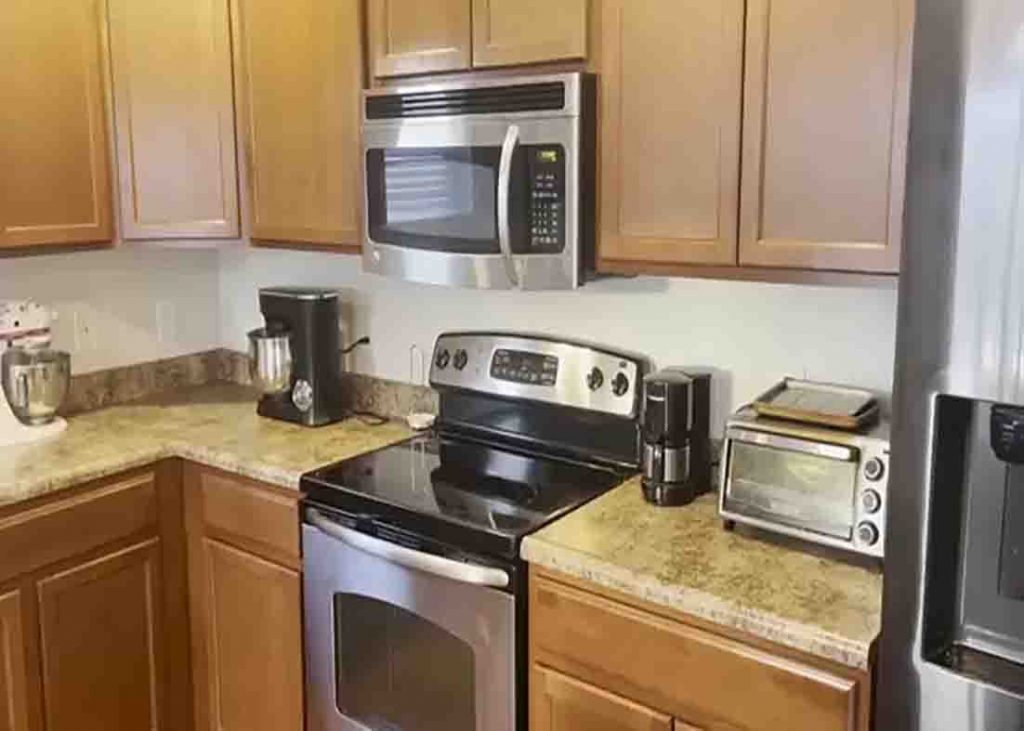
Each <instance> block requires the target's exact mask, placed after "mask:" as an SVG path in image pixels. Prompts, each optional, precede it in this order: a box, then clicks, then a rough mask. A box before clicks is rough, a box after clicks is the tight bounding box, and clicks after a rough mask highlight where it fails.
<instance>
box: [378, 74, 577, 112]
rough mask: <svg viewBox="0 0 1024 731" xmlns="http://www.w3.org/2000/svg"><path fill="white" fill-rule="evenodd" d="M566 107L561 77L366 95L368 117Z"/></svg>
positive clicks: (545, 109) (518, 110) (546, 109)
mask: <svg viewBox="0 0 1024 731" xmlns="http://www.w3.org/2000/svg"><path fill="white" fill-rule="evenodd" d="M564 108H565V84H564V83H563V82H560V81H555V82H545V83H536V84H518V85H515V86H488V87H478V88H471V89H442V90H437V89H432V90H430V91H413V92H407V93H404V94H387V95H380V96H371V97H367V99H366V118H367V119H405V118H410V117H441V116H456V115H473V114H501V113H509V112H536V111H550V110H559V109H564Z"/></svg>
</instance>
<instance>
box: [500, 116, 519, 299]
mask: <svg viewBox="0 0 1024 731" xmlns="http://www.w3.org/2000/svg"><path fill="white" fill-rule="evenodd" d="M518 146H519V125H517V124H510V125H509V126H508V131H506V132H505V141H504V142H503V143H502V145H501V163H500V165H499V167H498V246H499V247H501V256H502V258H503V259H504V260H505V273H506V274H507V275H508V281H509V282H510V283H511V284H512V286H513V287H519V286H520V282H519V273H518V272H517V271H516V266H515V261H514V260H513V258H512V229H511V226H510V224H509V213H508V208H509V202H510V201H509V196H510V194H511V191H512V157H513V155H515V152H516V147H518Z"/></svg>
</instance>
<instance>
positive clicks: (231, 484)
mask: <svg viewBox="0 0 1024 731" xmlns="http://www.w3.org/2000/svg"><path fill="white" fill-rule="evenodd" d="M195 469H196V471H197V472H198V479H197V480H193V481H190V482H193V483H194V484H198V489H199V494H200V497H201V503H202V520H203V526H204V529H205V531H204V532H205V533H206V534H208V535H210V536H213V537H215V538H220V539H222V540H224V541H226V542H228V543H234V544H236V545H239V546H241V547H242V548H246V549H248V550H251V551H252V552H254V553H257V554H259V555H261V556H263V557H264V558H269V559H273V560H276V561H278V562H281V563H285V564H287V565H297V564H298V562H299V557H300V552H299V508H298V495H296V496H295V497H292V496H290V495H284V494H282V493H280V492H278V491H276V490H275V489H273V488H271V487H269V486H265V485H261V484H260V483H258V482H256V481H254V480H247V479H245V478H242V477H235V476H233V475H227V474H225V473H222V472H216V471H213V470H208V469H201V468H195Z"/></svg>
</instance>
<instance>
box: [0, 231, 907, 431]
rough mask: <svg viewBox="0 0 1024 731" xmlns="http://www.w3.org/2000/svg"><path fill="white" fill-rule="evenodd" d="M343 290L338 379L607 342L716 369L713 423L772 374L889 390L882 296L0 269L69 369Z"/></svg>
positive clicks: (124, 251) (187, 265)
mask: <svg viewBox="0 0 1024 731" xmlns="http://www.w3.org/2000/svg"><path fill="white" fill-rule="evenodd" d="M271 284H290V285H316V286H328V287H338V288H341V289H342V290H344V292H345V295H344V302H345V317H346V320H347V323H348V327H349V339H350V340H351V339H354V338H356V337H359V336H362V335H369V336H370V337H371V339H372V343H371V345H370V346H369V347H367V348H362V349H360V350H359V351H357V353H356V354H354V355H353V356H352V357H351V358H350V362H349V367H350V368H351V369H352V370H355V371H358V372H360V373H366V374H369V375H374V376H379V377H382V378H389V379H393V380H400V381H408V380H410V363H409V348H410V346H411V345H413V344H416V345H418V346H419V347H420V348H421V349H422V350H423V351H424V352H425V353H429V352H430V348H431V347H432V345H433V341H434V338H435V337H436V336H437V335H438V333H440V332H442V331H443V330H453V329H487V328H492V329H508V330H528V331H535V332H542V333H551V334H555V335H562V336H570V337H576V338H582V339H585V340H592V341H597V342H603V343H608V344H610V345H616V346H619V347H624V348H629V349H632V350H636V351H639V352H642V353H645V354H647V355H649V356H651V357H652V358H654V359H655V362H656V364H658V365H688V366H703V367H708V368H712V369H715V371H716V375H717V378H716V379H715V384H716V385H715V395H714V407H713V409H714V422H715V426H716V429H717V428H720V427H721V424H722V422H723V421H724V418H725V416H726V414H727V413H728V412H729V411H730V410H731V409H733V408H735V407H736V406H737V405H739V404H741V403H744V402H745V401H747V400H749V399H750V398H752V397H753V396H755V395H757V394H758V393H759V392H760V391H762V390H764V389H765V388H767V387H768V386H770V385H771V384H772V383H773V382H775V381H776V380H778V379H779V378H781V377H782V376H785V375H794V376H801V377H807V378H816V379H824V380H835V381H842V382H849V383H855V384H858V385H862V386H866V387H870V388H876V389H881V390H885V391H887V390H889V389H890V388H891V385H892V369H893V353H894V341H895V312H896V291H895V289H894V288H884V287H883V288H851V287H812V286H803V285H782V284H754V283H747V282H723V281H712V280H693V279H666V278H654V277H640V278H635V279H606V280H601V281H599V282H593V283H590V284H588V285H586V286H585V287H583V288H582V289H580V290H579V291H576V292H532V293H521V292H480V291H473V290H451V289H445V288H440V287H431V286H421V285H413V284H405V283H401V282H395V281H391V280H386V279H382V278H380V277H376V276H373V275H366V274H362V273H361V272H360V271H359V260H358V258H356V257H351V256H339V255H332V254H322V253H312V252H293V251H278V250H269V249H247V248H244V247H242V246H240V245H231V244H222V245H221V248H220V250H210V249H191V248H174V249H165V248H153V247H140V246H122V247H120V248H118V249H114V250H109V251H98V252H79V253H71V254H53V255H46V256H37V257H27V258H13V259H0V298H3V299H6V298H21V297H32V298H34V299H36V300H38V301H40V302H44V303H48V304H52V305H54V306H55V307H56V309H57V311H58V315H59V320H58V322H57V324H56V346H57V347H59V348H62V349H65V350H70V351H71V352H72V354H73V357H72V363H73V370H74V372H76V373H83V372H89V371H93V370H99V369H102V368H110V367H114V366H120V365H127V364H130V363H136V362H140V361H147V360H154V359H157V358H165V357H171V356H175V355H183V354H186V353H192V352H197V351H202V350H207V349H210V348H214V347H218V346H221V345H223V346H226V347H230V348H234V349H237V350H244V349H245V347H246V340H245V333H246V331H247V330H249V329H251V328H253V327H257V326H259V325H260V324H261V320H260V316H259V306H258V300H257V291H256V290H257V289H258V288H259V287H261V286H266V285H271Z"/></svg>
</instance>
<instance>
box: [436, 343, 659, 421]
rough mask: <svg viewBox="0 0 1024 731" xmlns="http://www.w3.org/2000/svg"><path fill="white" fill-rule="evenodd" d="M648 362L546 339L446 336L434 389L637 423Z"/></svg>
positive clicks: (439, 346)
mask: <svg viewBox="0 0 1024 731" xmlns="http://www.w3.org/2000/svg"><path fill="white" fill-rule="evenodd" d="M649 370H650V364H649V363H648V361H647V359H646V358H644V357H642V356H638V355H636V354H632V353H626V352H616V351H613V350H610V349H605V348H599V347H596V346H591V345H588V344H584V343H578V342H569V341H564V340H557V339H554V338H548V337H544V336H535V335H519V334H512V333H510V334H501V333H446V334H444V335H441V336H440V337H439V338H438V339H437V343H436V344H435V345H434V358H433V361H432V364H431V368H430V385H432V386H434V387H435V388H439V389H443V388H457V389H462V390H467V391H476V392H478V393H483V394H487V395H494V396H502V397H505V398H521V399H527V400H531V401H543V402H546V403H550V404H557V405H560V406H572V407H575V408H580V409H588V410H591V411H600V412H604V413H607V414H613V415H616V416H625V417H629V418H635V417H636V416H637V415H638V413H639V406H640V392H641V391H642V389H643V377H644V375H645V374H646V373H647V372H648V371H649Z"/></svg>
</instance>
